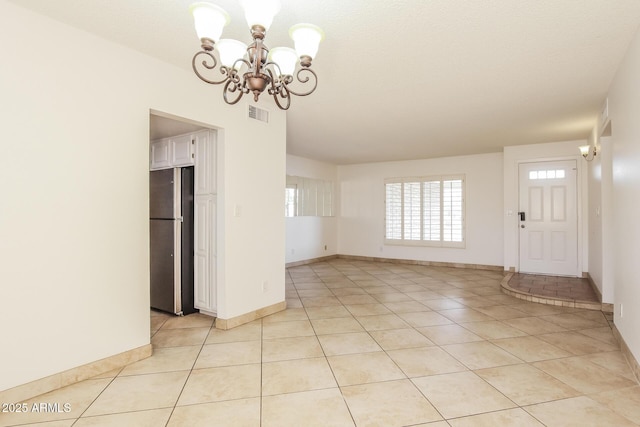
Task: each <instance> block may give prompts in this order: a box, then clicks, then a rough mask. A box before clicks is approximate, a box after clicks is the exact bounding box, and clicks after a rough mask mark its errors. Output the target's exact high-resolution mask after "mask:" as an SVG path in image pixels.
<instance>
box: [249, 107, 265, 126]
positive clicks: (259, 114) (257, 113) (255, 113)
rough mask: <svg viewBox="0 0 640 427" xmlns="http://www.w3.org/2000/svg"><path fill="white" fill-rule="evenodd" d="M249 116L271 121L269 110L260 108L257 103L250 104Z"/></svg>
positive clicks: (262, 120)
mask: <svg viewBox="0 0 640 427" xmlns="http://www.w3.org/2000/svg"><path fill="white" fill-rule="evenodd" d="M249 118H250V119H255V120H260V121H261V122H265V123H269V111H267V110H263V109H262V108H258V107H256V106H255V105H249Z"/></svg>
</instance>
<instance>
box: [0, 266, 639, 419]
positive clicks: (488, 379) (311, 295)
mask: <svg viewBox="0 0 640 427" xmlns="http://www.w3.org/2000/svg"><path fill="white" fill-rule="evenodd" d="M501 279H502V273H501V272H492V271H480V270H465V269H452V268H434V267H424V266H412V265H399V264H387V263H373V262H364V261H349V260H344V259H337V260H331V261H328V262H323V263H316V264H311V265H307V266H301V267H294V268H290V269H288V270H287V287H286V297H287V302H288V307H289V308H288V309H287V310H286V311H283V312H280V313H277V314H274V315H272V316H269V317H266V318H264V319H262V320H258V321H255V322H252V323H250V324H247V325H243V326H240V327H238V328H235V329H232V330H229V331H220V330H217V329H214V328H213V327H212V326H213V319H211V318H209V317H206V316H203V315H199V314H195V315H190V316H186V317H183V318H180V317H170V316H168V315H165V314H161V313H156V312H153V313H152V317H151V327H152V331H151V332H152V339H151V341H152V344H153V346H154V354H153V356H152V357H150V358H148V359H145V360H142V361H140V362H137V363H134V364H131V365H129V366H127V367H125V368H124V369H121V370H118V371H114V372H109V373H107V374H105V375H101V376H99V377H97V378H94V379H91V380H87V381H83V382H81V383H78V384H75V385H73V386H70V387H66V388H63V389H61V390H57V391H54V392H51V393H48V394H46V395H43V396H40V397H37V398H35V399H32V400H31V401H29V402H27V403H28V404H31V403H33V402H49V403H60V404H63V403H69V404H70V405H71V412H68V413H64V412H62V413H30V414H0V426H10V425H37V426H47V427H66V426H78V427H83V426H136V427H138V426H150V427H156V426H172V427H173V426H190V427H191V426H264V427H271V426H277V427H285V426H305V427H307V426H323V427H324V426H339V427H343V426H345V427H346V426H353V425H357V426H384V427H386V426H429V427H445V426H453V427H465V426H492V427H494V426H562V427H565V426H572V425H575V426H581V427H582V426H599V427H602V426H632V425H640V386H639V385H638V383H637V382H636V381H635V379H634V377H633V375H632V373H631V370H630V369H629V367H628V365H627V362H626V360H625V359H624V357H623V356H622V355H621V353H620V351H619V350H618V346H617V343H616V341H615V339H614V337H613V335H612V333H611V329H610V326H609V323H608V320H607V318H606V317H605V315H604V314H603V313H602V312H596V311H586V310H580V309H570V308H562V307H556V306H545V305H537V304H534V303H528V302H524V301H522V300H519V299H515V298H512V297H509V296H506V295H504V294H502V293H501V292H500V280H501Z"/></svg>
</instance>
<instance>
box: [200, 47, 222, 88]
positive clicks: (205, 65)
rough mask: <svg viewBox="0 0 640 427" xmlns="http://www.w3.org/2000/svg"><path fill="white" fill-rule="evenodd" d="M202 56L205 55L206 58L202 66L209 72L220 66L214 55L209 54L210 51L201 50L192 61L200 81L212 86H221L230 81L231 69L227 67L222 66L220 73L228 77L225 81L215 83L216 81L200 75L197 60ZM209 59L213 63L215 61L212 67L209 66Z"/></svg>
mask: <svg viewBox="0 0 640 427" xmlns="http://www.w3.org/2000/svg"><path fill="white" fill-rule="evenodd" d="M200 55H205V58H204V59H203V60H202V66H203V67H204V68H206V69H207V70H213V69H215V68H216V66H217V65H218V61H217V60H216V57H215V56H213V54H212V53H211V52H208V51H205V50H201V51H200V52H197V53H196V54H195V55H193V59H192V60H191V66H192V67H193V71H194V73H196V76H198V78H199V79H200V80H202V81H204V82H206V83H209V84H212V85H219V84H221V83H224V82H226V81H228V80H229V79H230V78H231V76H230V73H229V69H228V68H227V67H225V66H224V65H222V66H220V73H222V74H227V76H226V77H225V78H224V79H222V80H220V81H215V80H211V79H208V78H206V77H205V76H204V75H202V74H201V73H200V71H198V67H197V65H196V63H197V61H196V60H197V58H198V57H199V56H200ZM209 59H211V61H213V64H212V65H209V64H208V62H207V61H208V60H209Z"/></svg>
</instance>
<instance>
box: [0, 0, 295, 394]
mask: <svg viewBox="0 0 640 427" xmlns="http://www.w3.org/2000/svg"><path fill="white" fill-rule="evenodd" d="M0 28H2V34H3V36H4V38H5V39H6V40H10V42H7V43H4V44H3V49H2V54H3V58H2V62H3V65H2V66H1V67H0V93H1V94H2V105H3V109H2V113H1V115H0V129H2V139H1V142H0V158H2V160H3V164H2V167H1V168H0V182H2V201H1V204H0V236H2V237H1V238H0V275H1V276H0V287H1V288H2V289H1V294H2V310H0V324H1V325H3V335H2V351H1V354H2V356H1V358H2V363H0V390H4V389H7V388H11V387H13V386H17V385H20V384H24V383H27V382H29V381H32V380H36V379H39V378H42V377H45V376H48V375H51V374H54V373H58V372H61V371H64V370H67V369H70V368H73V367H77V366H79V365H83V364H86V363H90V362H93V361H96V360H98V359H101V358H104V357H108V356H112V355H115V354H118V353H121V352H125V351H128V350H131V349H134V348H137V347H140V346H143V345H146V344H148V343H149V249H148V246H149V232H148V164H149V160H148V143H149V110H150V109H153V110H157V111H161V112H166V113H169V114H174V115H176V116H179V117H185V118H189V119H192V120H196V121H199V122H202V123H205V124H209V125H211V126H214V127H215V126H217V127H220V128H222V129H223V130H221V131H220V132H219V136H220V138H219V141H220V142H221V151H222V153H223V155H224V159H223V168H224V172H223V181H224V186H225V191H224V194H223V195H222V196H221V199H222V200H221V210H220V211H219V214H220V220H221V221H222V222H221V226H220V228H219V229H221V231H222V233H221V234H222V238H223V239H224V240H223V241H222V242H221V245H222V246H220V247H219V251H218V252H219V253H224V256H223V257H222V258H223V259H222V260H221V261H220V262H221V265H220V267H221V268H220V275H221V277H220V279H221V282H220V283H219V310H218V312H219V315H220V316H221V317H233V316H236V315H240V314H243V313H245V312H247V311H251V310H255V309H258V308H260V307H263V306H266V305H269V304H273V303H276V302H279V301H283V300H284V269H283V266H284V231H285V230H284V218H283V215H282V206H283V203H284V194H283V191H282V188H284V183H285V173H284V171H285V128H286V124H285V114H284V113H280V112H279V111H277V109H273V108H271V111H272V114H271V115H270V117H271V119H272V121H271V123H270V125H269V126H264V125H263V124H262V123H259V124H254V123H252V122H249V121H248V119H246V118H245V114H246V110H245V108H243V106H242V105H240V106H235V107H231V106H227V105H225V104H224V103H223V102H222V101H221V93H220V88H217V87H209V86H207V85H205V84H204V83H202V82H200V80H198V79H197V78H196V77H195V76H194V75H193V73H192V72H191V71H190V70H188V69H179V68H176V67H174V66H171V65H168V64H165V63H163V62H160V61H157V60H155V59H153V58H150V57H147V56H144V55H142V54H140V53H138V52H135V51H133V50H130V49H127V48H124V47H121V46H118V45H115V44H112V43H110V42H107V41H105V40H102V39H99V38H97V37H94V36H92V35H90V34H88V33H86V32H82V31H79V30H76V29H74V28H71V27H68V26H65V25H62V24H60V23H57V22H55V21H53V20H50V19H48V18H45V17H42V16H39V15H36V14H34V13H32V12H30V11H27V10H24V9H22V8H20V7H17V6H15V5H14V4H12V3H9V2H7V1H4V0H0ZM43 43H44V45H43ZM196 48H197V41H195V42H194V45H193V46H185V49H194V50H195V49H196ZM262 102H263V103H265V101H262ZM268 108H270V107H268ZM256 131H259V132H261V138H259V139H256V138H253V137H252V136H253V134H254V132H256ZM236 204H237V205H240V206H241V207H242V211H241V212H242V215H241V216H240V217H233V215H232V213H233V207H234V205H236ZM264 224H269V226H268V227H265V226H264ZM274 248H276V250H274ZM277 248H280V249H277ZM247 263H251V264H252V268H246V265H247ZM263 280H268V281H269V282H270V283H271V286H270V291H269V292H267V293H264V294H263V293H262V292H261V290H260V291H258V289H259V288H260V287H261V284H262V281H263Z"/></svg>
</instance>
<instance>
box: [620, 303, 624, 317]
mask: <svg viewBox="0 0 640 427" xmlns="http://www.w3.org/2000/svg"><path fill="white" fill-rule="evenodd" d="M620 317H624V306H623V305H622V304H620Z"/></svg>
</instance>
